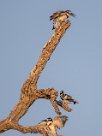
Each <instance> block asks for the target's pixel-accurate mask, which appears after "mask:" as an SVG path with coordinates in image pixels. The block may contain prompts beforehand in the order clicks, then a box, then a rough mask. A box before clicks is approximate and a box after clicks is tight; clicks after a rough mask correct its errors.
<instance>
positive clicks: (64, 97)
mask: <svg viewBox="0 0 102 136" xmlns="http://www.w3.org/2000/svg"><path fill="white" fill-rule="evenodd" d="M60 98H61V99H62V100H63V101H64V102H65V103H73V104H76V103H78V102H77V101H75V100H74V99H73V98H72V96H70V95H68V94H65V93H64V91H61V92H60Z"/></svg>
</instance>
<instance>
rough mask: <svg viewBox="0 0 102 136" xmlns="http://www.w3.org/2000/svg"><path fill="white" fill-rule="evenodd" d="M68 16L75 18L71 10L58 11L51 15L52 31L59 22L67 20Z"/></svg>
mask: <svg viewBox="0 0 102 136" xmlns="http://www.w3.org/2000/svg"><path fill="white" fill-rule="evenodd" d="M70 16H73V17H75V14H74V13H72V12H71V10H65V11H62V10H59V11H57V12H55V13H53V15H51V16H50V20H53V28H52V29H56V28H57V27H58V26H59V24H60V22H62V21H65V20H66V19H67V18H69V17H70Z"/></svg>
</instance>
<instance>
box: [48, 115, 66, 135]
mask: <svg viewBox="0 0 102 136" xmlns="http://www.w3.org/2000/svg"><path fill="white" fill-rule="evenodd" d="M67 120H68V117H67V116H56V117H55V118H54V119H53V121H52V122H51V121H50V122H47V126H48V134H51V135H52V136H59V135H58V134H57V128H58V129H60V128H62V127H64V125H65V123H66V121H67Z"/></svg>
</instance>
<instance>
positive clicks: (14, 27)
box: [0, 0, 102, 136]
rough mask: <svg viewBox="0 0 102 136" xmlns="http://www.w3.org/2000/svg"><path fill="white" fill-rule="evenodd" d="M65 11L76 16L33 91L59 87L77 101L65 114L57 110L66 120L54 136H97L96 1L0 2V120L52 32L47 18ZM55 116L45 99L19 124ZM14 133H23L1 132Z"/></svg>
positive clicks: (101, 38)
mask: <svg viewBox="0 0 102 136" xmlns="http://www.w3.org/2000/svg"><path fill="white" fill-rule="evenodd" d="M66 9H70V10H72V11H73V12H74V13H75V14H76V18H71V19H70V20H71V23H72V25H71V27H70V29H69V30H68V31H67V32H66V34H65V35H64V37H63V38H62V39H61V41H60V43H59V46H58V47H57V48H56V50H55V52H54V54H53V55H52V57H51V59H50V61H49V62H48V64H47V66H46V68H45V69H44V71H43V73H42V75H41V77H40V79H39V82H38V88H45V89H46V88H49V87H54V88H55V89H57V90H58V91H60V90H62V89H63V90H65V92H66V93H68V92H69V94H70V95H72V96H73V98H75V99H76V100H77V101H78V102H79V104H78V105H74V106H73V105H70V107H73V111H72V112H71V113H68V112H66V111H63V109H61V112H62V113H63V115H67V116H69V121H68V122H67V124H66V126H65V127H64V128H63V129H62V130H60V131H59V134H61V135H63V136H68V135H69V136H96V135H97V136H101V135H102V106H101V104H102V15H101V14H102V0H90V1H89V0H76V1H74V0H51V1H48V0H44V1H41V0H36V1H35V0H0V94H1V95H0V120H2V119H4V118H5V117H7V116H8V114H9V113H10V111H11V110H12V108H13V107H14V106H15V105H16V104H17V102H18V101H19V97H20V89H21V87H22V84H23V82H24V80H26V78H27V76H28V75H29V73H30V70H31V69H32V68H33V66H34V65H35V64H36V62H37V59H38V57H39V55H40V53H41V50H42V48H43V45H44V44H45V43H46V42H47V41H48V40H49V38H50V36H51V35H52V33H53V31H52V30H51V29H52V22H51V21H50V20H49V16H50V15H51V14H52V13H53V12H55V11H57V10H66ZM55 115H56V114H55V112H54V110H53V108H52V106H51V104H50V102H49V101H47V100H38V101H36V102H35V103H34V104H33V105H32V106H31V107H30V108H29V111H28V112H27V114H26V115H25V116H24V117H23V118H22V119H21V120H20V123H21V124H22V125H35V124H36V123H38V122H40V121H41V120H43V119H46V118H47V117H54V116H55ZM16 135H17V136H23V135H24V134H22V133H20V132H18V131H15V130H10V131H7V132H5V133H2V134H1V136H16ZM25 135H26V136H30V135H31V134H25ZM32 135H33V134H32ZM37 136H40V134H37Z"/></svg>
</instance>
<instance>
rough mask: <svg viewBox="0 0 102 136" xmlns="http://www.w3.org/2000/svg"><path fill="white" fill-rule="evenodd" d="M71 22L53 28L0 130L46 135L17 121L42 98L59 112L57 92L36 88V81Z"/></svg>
mask: <svg viewBox="0 0 102 136" xmlns="http://www.w3.org/2000/svg"><path fill="white" fill-rule="evenodd" d="M70 25H71V23H70V22H69V21H64V22H61V23H60V25H59V27H58V28H57V29H56V30H55V32H54V34H53V35H52V37H51V38H50V40H49V41H48V42H47V43H46V44H45V46H44V47H43V50H42V53H41V55H40V57H39V59H38V62H37V64H36V65H35V67H34V68H33V69H32V71H31V72H30V74H29V77H28V79H27V80H26V81H25V82H24V84H23V86H22V89H21V95H20V100H19V102H18V104H17V105H16V106H15V107H14V109H13V110H12V112H11V113H10V114H9V116H8V117H7V118H6V119H4V120H3V121H1V122H0V132H4V131H7V130H9V129H16V130H18V131H20V132H23V133H28V132H34V133H43V135H44V136H47V133H46V132H45V130H44V129H43V128H40V129H39V128H37V127H36V126H33V127H31V126H29V127H24V126H21V125H19V124H18V121H19V120H20V118H21V117H22V116H24V114H25V113H26V112H27V111H28V109H29V107H30V106H31V105H32V103H33V102H34V101H35V100H37V99H39V98H44V99H48V100H50V102H51V103H52V105H53V107H54V109H55V111H56V113H57V114H61V113H60V111H59V108H58V105H57V102H56V98H57V96H58V92H57V91H56V90H54V89H53V88H52V89H49V88H48V89H46V90H44V89H42V90H38V89H37V81H38V78H39V77H40V74H41V73H42V71H43V69H44V67H45V66H46V64H47V62H48V60H49V59H50V57H51V55H52V53H53V51H54V50H55V48H56V46H57V45H58V43H59V41H60V39H61V37H62V36H63V34H64V33H65V32H66V30H67V29H68V27H70Z"/></svg>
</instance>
